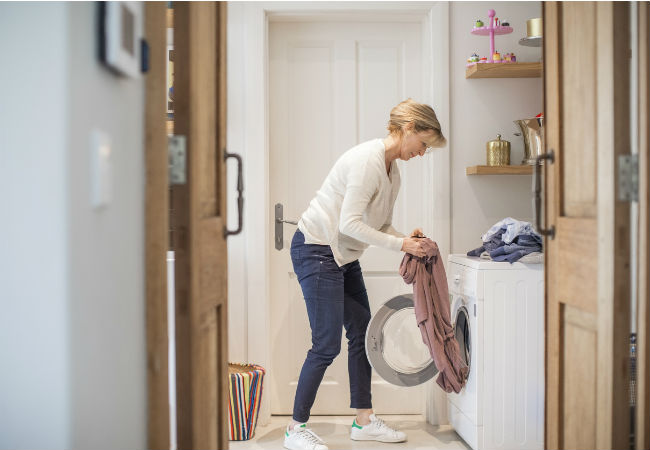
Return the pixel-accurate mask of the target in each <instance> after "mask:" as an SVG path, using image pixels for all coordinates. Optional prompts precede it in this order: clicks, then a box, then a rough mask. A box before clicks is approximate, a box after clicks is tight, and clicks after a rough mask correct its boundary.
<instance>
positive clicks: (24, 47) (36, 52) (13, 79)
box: [0, 3, 71, 449]
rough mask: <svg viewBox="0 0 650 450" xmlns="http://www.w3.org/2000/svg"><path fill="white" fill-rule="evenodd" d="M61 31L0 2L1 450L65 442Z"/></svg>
mask: <svg viewBox="0 0 650 450" xmlns="http://www.w3.org/2000/svg"><path fill="white" fill-rule="evenodd" d="M37 11H38V13H36V12H37ZM67 26H68V13H67V7H66V6H64V5H63V4H61V3H48V4H40V5H37V4H29V5H28V4H25V3H2V4H0V54H1V55H2V63H1V64H2V70H0V86H3V89H2V90H3V93H2V98H1V99H0V130H1V131H0V171H1V172H2V176H0V205H2V210H1V211H0V251H1V257H0V285H2V291H1V292H0V308H1V310H2V312H1V313H0V367H1V370H0V448H12V449H15V448H43V449H46V448H66V447H68V446H69V443H70V423H71V420H70V403H71V399H70V390H71V386H70V348H69V345H68V324H69V314H68V313H69V303H68V282H67V279H68V267H67V264H66V261H67V259H68V253H69V249H68V245H67V226H68V217H67V214H66V208H67V203H68V200H67V180H68V178H69V172H68V168H67V164H66V162H67V161H66V157H67V156H66V155H67V142H66V139H67V130H66V126H67V118H66V111H67V109H68V103H69V101H68V96H67V95H66V94H67V89H68V83H69V80H68V67H67V64H66V63H67V58H68V52H69V49H68V43H67V34H66V29H67Z"/></svg>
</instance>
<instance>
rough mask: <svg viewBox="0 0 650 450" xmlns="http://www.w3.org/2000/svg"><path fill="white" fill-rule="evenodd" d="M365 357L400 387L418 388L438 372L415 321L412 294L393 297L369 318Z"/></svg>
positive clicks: (379, 372)
mask: <svg viewBox="0 0 650 450" xmlns="http://www.w3.org/2000/svg"><path fill="white" fill-rule="evenodd" d="M366 354H367V356H368V361H370V365H371V366H372V368H373V369H375V372H377V373H378V374H379V376H380V377H382V378H383V379H384V380H386V381H388V382H389V383H391V384H394V385H397V386H416V385H418V384H422V383H424V382H425V381H428V380H430V379H431V378H433V377H434V376H435V375H436V374H437V373H438V369H437V368H436V365H435V364H434V362H433V359H431V355H430V353H429V348H428V347H427V346H426V345H425V344H424V342H423V341H422V334H421V333H420V329H419V328H418V326H417V321H416V320H415V308H414V306H413V294H404V295H398V296H397V297H393V298H391V299H390V300H388V301H387V302H386V303H384V304H383V305H382V306H381V307H380V308H379V310H378V311H377V312H376V313H375V315H374V316H373V317H372V318H371V319H370V323H369V324H368V329H367V330H366Z"/></svg>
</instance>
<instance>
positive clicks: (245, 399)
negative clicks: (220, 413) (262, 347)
mask: <svg viewBox="0 0 650 450" xmlns="http://www.w3.org/2000/svg"><path fill="white" fill-rule="evenodd" d="M265 373H266V371H265V370H264V368H263V367H261V366H258V365H255V364H236V363H228V374H229V376H230V381H229V383H230V386H229V391H228V392H229V394H230V395H229V397H230V398H229V402H228V419H229V422H230V440H231V441H245V440H248V439H251V438H252V437H253V436H254V435H255V426H256V425H257V416H258V414H259V412H260V403H261V401H262V382H263V380H264V374H265Z"/></svg>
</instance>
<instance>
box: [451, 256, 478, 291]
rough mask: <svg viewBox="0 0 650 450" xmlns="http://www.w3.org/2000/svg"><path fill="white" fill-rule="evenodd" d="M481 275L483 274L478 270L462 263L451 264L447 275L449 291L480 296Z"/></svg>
mask: <svg viewBox="0 0 650 450" xmlns="http://www.w3.org/2000/svg"><path fill="white" fill-rule="evenodd" d="M481 276H482V274H481V273H479V272H478V271H477V270H472V269H471V268H469V267H466V266H463V265H462V264H457V263H451V264H449V274H448V277H447V284H448V285H449V293H450V294H451V293H453V294H462V295H466V296H468V297H474V298H478V290H479V281H480V277H481Z"/></svg>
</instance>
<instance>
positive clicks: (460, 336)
mask: <svg viewBox="0 0 650 450" xmlns="http://www.w3.org/2000/svg"><path fill="white" fill-rule="evenodd" d="M454 334H455V335H456V340H457V341H458V348H459V349H460V354H461V356H462V358H463V361H464V362H465V364H467V367H468V369H469V370H472V368H471V367H470V363H471V361H472V358H471V355H472V336H471V334H470V328H469V314H468V312H467V308H465V307H464V306H461V307H460V308H458V312H457V313H456V323H455V325H454Z"/></svg>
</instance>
